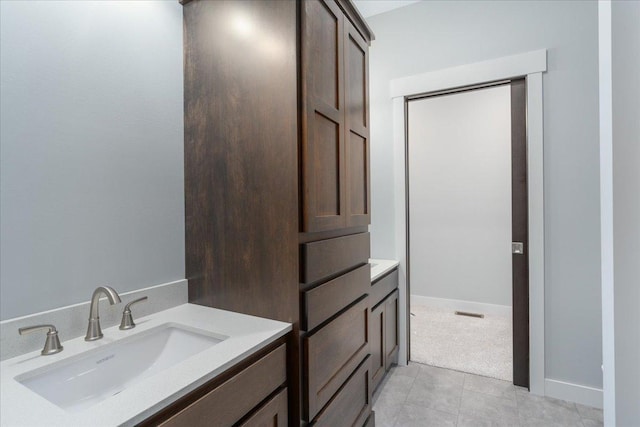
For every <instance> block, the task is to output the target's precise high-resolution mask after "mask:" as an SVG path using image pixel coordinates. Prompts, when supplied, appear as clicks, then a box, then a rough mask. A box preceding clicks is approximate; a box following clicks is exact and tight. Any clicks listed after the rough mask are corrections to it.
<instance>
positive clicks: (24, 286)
mask: <svg viewBox="0 0 640 427" xmlns="http://www.w3.org/2000/svg"><path fill="white" fill-rule="evenodd" d="M0 7H1V10H0V16H1V22H0V31H1V36H0V39H1V46H0V54H1V63H2V64H1V67H2V68H1V73H0V74H1V79H2V80H1V87H2V97H1V98H2V99H1V111H2V114H1V122H0V128H1V134H0V139H1V145H0V154H1V165H0V173H1V182H0V185H1V187H0V188H1V200H0V202H1V203H0V205H1V207H0V209H1V210H0V227H1V228H0V230H1V241H0V245H1V246H0V264H1V265H0V267H1V268H0V269H1V272H0V301H1V316H2V319H8V318H13V317H16V316H21V315H26V314H30V313H34V312H39V311H42V310H47V309H52V308H55V307H60V306H64V305H69V304H73V303H77V302H81V301H86V300H88V299H89V298H90V297H91V292H92V290H93V289H94V288H95V287H96V286H98V285H104V284H109V285H111V286H113V287H114V288H115V289H116V290H118V291H122V292H124V291H129V290H134V289H138V288H143V287H147V286H151V285H156V284H161V283H165V282H170V281H173V280H176V279H182V278H184V195H183V192H184V190H183V183H184V181H183V154H182V152H183V148H182V141H183V138H182V133H183V111H182V104H183V94H182V92H183V83H182V9H181V6H180V5H179V4H178V2H177V1H170V2H166V1H156V2H132V1H122V2H117V1H115V2H82V1H77V2H64V1H41V2H40V1H27V2H19V1H15V2H7V1H2V2H0Z"/></svg>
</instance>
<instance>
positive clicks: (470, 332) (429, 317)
mask: <svg viewBox="0 0 640 427" xmlns="http://www.w3.org/2000/svg"><path fill="white" fill-rule="evenodd" d="M411 313H413V314H414V315H415V316H411V360H412V361H414V362H419V363H424V364H427V365H432V366H438V367H441V368H449V369H455V370H457V371H462V372H469V373H472V374H477V375H483V376H485V377H491V378H498V379H501V380H506V381H513V354H512V353H513V351H512V349H513V342H512V333H511V318H509V317H501V316H493V315H485V317H484V319H478V318H474V317H467V316H457V315H455V314H454V313H453V310H451V309H444V308H434V307H427V306H423V305H417V304H412V305H411Z"/></svg>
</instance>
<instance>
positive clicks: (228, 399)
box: [160, 344, 287, 427]
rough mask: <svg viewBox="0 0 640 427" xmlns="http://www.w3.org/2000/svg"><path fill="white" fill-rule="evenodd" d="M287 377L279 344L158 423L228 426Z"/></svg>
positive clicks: (283, 350)
mask: <svg viewBox="0 0 640 427" xmlns="http://www.w3.org/2000/svg"><path fill="white" fill-rule="evenodd" d="M286 379H287V370H286V346H285V345H284V344H283V345H281V346H280V347H278V348H277V349H275V350H273V351H272V352H271V353H269V354H267V355H265V356H264V357H262V358H261V359H260V360H258V361H256V362H255V363H253V364H252V365H250V366H249V367H247V368H246V369H244V370H242V371H241V372H240V373H238V374H237V375H235V376H233V377H231V378H230V379H229V380H227V381H226V382H224V383H223V384H221V385H220V386H219V387H217V388H215V389H213V390H212V391H210V392H209V393H207V394H205V395H204V396H202V397H201V398H200V399H198V400H196V401H195V402H193V403H192V404H190V405H189V406H187V407H186V408H184V409H183V410H182V411H180V412H178V413H177V414H175V415H173V416H172V417H171V418H169V419H168V420H166V421H165V422H163V423H161V424H160V425H161V426H163V427H182V426H189V427H198V426H208V427H214V426H215V427H217V426H219V427H228V426H230V425H232V424H234V423H236V422H238V421H239V420H240V419H241V418H242V417H244V416H245V415H246V414H247V413H248V412H250V411H251V410H252V409H253V408H254V407H256V406H257V405H258V404H259V403H260V402H262V401H263V400H264V399H265V398H266V397H267V396H269V395H270V394H271V393H272V392H273V391H274V390H276V389H277V388H278V387H280V386H281V385H282V384H283V383H284V382H285V381H286Z"/></svg>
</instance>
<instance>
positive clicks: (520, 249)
mask: <svg viewBox="0 0 640 427" xmlns="http://www.w3.org/2000/svg"><path fill="white" fill-rule="evenodd" d="M511 253H512V254H517V255H523V254H524V243H522V242H511Z"/></svg>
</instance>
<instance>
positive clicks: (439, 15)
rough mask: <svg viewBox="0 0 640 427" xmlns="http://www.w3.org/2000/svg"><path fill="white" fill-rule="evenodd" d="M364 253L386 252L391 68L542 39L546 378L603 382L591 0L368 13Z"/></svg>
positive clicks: (494, 53) (389, 251) (460, 60)
mask: <svg viewBox="0 0 640 427" xmlns="http://www.w3.org/2000/svg"><path fill="white" fill-rule="evenodd" d="M368 22H369V24H370V25H371V27H372V29H373V31H374V32H375V35H376V40H375V41H374V42H373V44H372V48H371V63H370V83H371V124H372V126H371V140H372V153H371V179H372V190H373V194H372V226H371V233H372V255H373V256H374V257H377V258H395V257H396V256H397V255H396V250H397V249H400V248H395V247H394V229H393V225H392V224H393V223H394V214H393V207H394V206H393V203H391V202H390V201H391V200H393V197H394V194H393V177H394V175H393V174H394V171H393V168H392V163H391V162H390V161H389V159H390V158H392V157H393V146H392V140H393V138H392V103H391V99H390V97H389V82H390V81H391V80H392V79H395V78H400V77H404V76H408V75H414V74H420V73H423V72H426V71H432V70H437V69H442V68H447V67H451V66H455V65H462V64H468V63H473V62H478V61H483V60H487V59H492V58H497V57H501V56H507V55H513V54H518V53H522V52H527V51H532V50H537V49H542V48H547V49H548V72H547V73H545V74H544V77H543V84H544V141H545V148H544V149H545V153H544V163H545V169H544V179H545V184H544V185H545V187H544V190H545V200H544V202H545V257H546V259H545V267H546V272H545V331H546V333H545V341H546V342H545V360H546V366H545V371H546V377H547V378H552V379H556V380H559V381H563V382H568V383H574V384H580V385H585V386H590V387H595V388H601V387H602V373H601V369H600V365H601V363H602V360H601V323H600V312H601V306H600V281H599V277H600V270H599V265H600V255H599V245H600V233H599V200H598V197H599V174H598V167H599V160H598V154H599V153H598V151H599V146H598V32H597V23H598V18H597V3H596V2H588V1H586V2H581V1H555V2H547V1H536V2H502V1H498V2H489V1H483V2H476V1H470V2H464V1H462V2H438V1H433V2H432V1H429V2H420V3H417V4H414V5H410V6H407V7H405V8H401V9H398V10H394V11H391V12H388V13H384V14H381V15H377V16H373V17H371V18H370V19H369V20H368Z"/></svg>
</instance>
